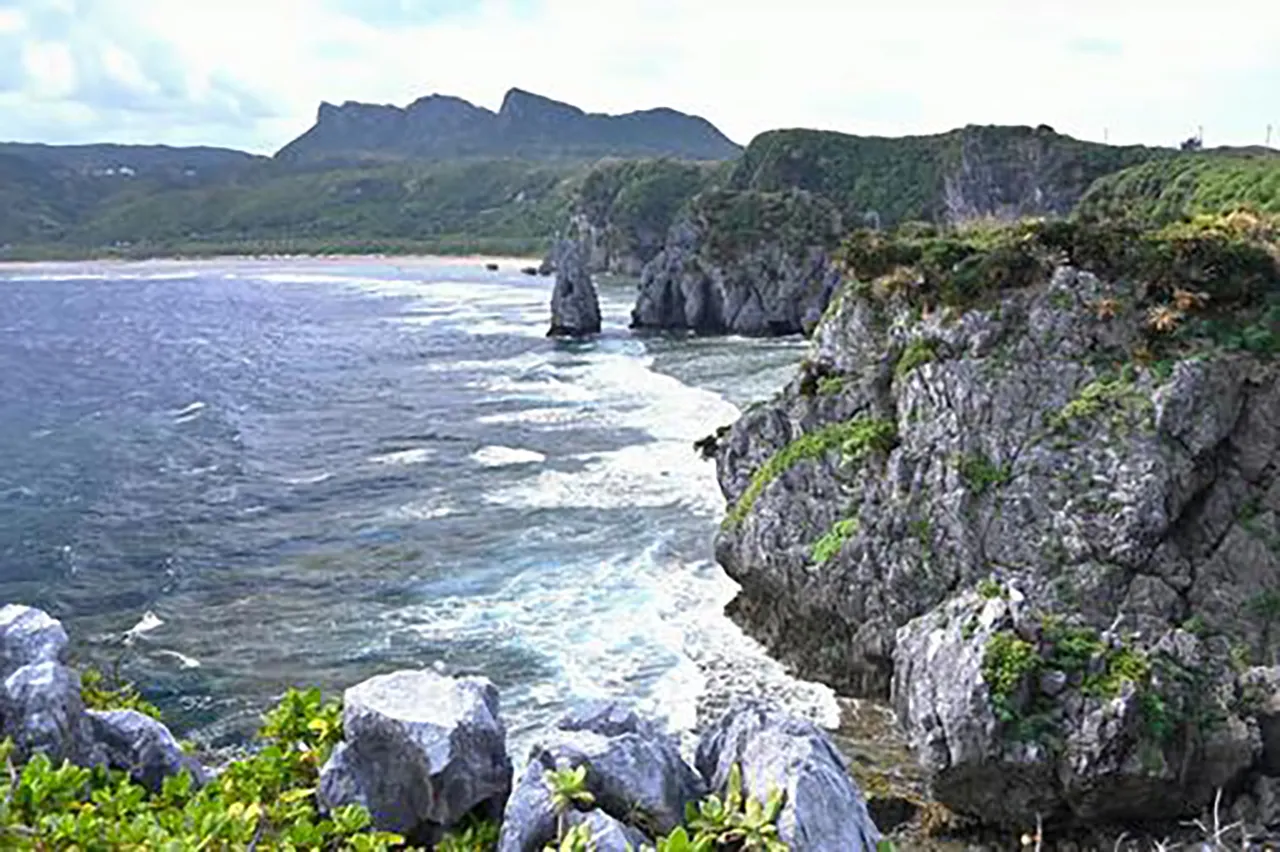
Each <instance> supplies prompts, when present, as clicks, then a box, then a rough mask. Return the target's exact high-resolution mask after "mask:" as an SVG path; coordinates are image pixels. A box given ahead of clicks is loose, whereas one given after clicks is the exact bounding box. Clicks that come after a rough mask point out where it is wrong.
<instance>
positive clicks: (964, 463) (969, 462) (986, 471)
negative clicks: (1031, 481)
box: [956, 453, 1013, 497]
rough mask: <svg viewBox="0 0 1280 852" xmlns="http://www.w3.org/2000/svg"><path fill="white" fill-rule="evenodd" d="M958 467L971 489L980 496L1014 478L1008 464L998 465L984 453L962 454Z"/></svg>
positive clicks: (957, 460)
mask: <svg viewBox="0 0 1280 852" xmlns="http://www.w3.org/2000/svg"><path fill="white" fill-rule="evenodd" d="M956 467H957V469H958V470H959V473H960V478H961V479H963V480H964V481H965V484H966V485H968V486H969V490H970V491H972V492H973V493H974V494H975V495H977V496H979V497H980V496H982V495H983V494H986V493H987V492H988V491H990V490H991V489H993V488H997V487H999V486H1001V485H1005V484H1007V483H1008V482H1009V480H1010V479H1012V478H1013V471H1012V470H1011V469H1010V468H1009V466H1008V465H996V464H995V463H994V462H992V461H991V459H989V458H988V457H987V456H986V454H984V453H969V454H968V455H962V456H960V457H959V458H957V459H956Z"/></svg>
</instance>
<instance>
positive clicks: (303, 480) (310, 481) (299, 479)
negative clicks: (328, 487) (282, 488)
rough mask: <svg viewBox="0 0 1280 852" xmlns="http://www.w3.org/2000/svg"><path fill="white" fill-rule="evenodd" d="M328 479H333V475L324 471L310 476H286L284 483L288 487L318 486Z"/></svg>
mask: <svg viewBox="0 0 1280 852" xmlns="http://www.w3.org/2000/svg"><path fill="white" fill-rule="evenodd" d="M330 479H333V474H332V473H330V472H329V471H327V470H325V471H321V472H320V473H317V474H313V475H311V476H286V477H285V480H284V481H285V483H287V484H288V485H319V484H320V483H321V482H327V481H328V480H330Z"/></svg>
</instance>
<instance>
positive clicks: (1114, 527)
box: [716, 261, 1280, 825]
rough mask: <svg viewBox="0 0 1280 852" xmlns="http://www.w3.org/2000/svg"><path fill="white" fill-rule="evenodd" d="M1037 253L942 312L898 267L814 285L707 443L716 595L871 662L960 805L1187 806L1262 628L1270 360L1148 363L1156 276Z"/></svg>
mask: <svg viewBox="0 0 1280 852" xmlns="http://www.w3.org/2000/svg"><path fill="white" fill-rule="evenodd" d="M1049 269H1050V272H1048V273H1046V274H1045V276H1044V278H1043V279H1041V280H1040V281H1039V282H1038V283H1036V284H1035V285H1034V286H1028V287H1021V288H1017V289H1004V290H1000V289H998V288H993V291H992V292H991V293H990V294H989V295H988V296H987V297H986V298H984V299H979V300H977V301H975V302H974V303H973V304H969V305H966V306H964V307H963V308H957V307H947V306H944V305H940V304H938V303H937V302H934V303H933V304H929V303H927V302H926V303H923V304H922V303H921V302H919V301H912V300H911V299H910V298H909V297H908V296H907V295H906V294H907V293H909V292H910V291H911V287H912V286H914V285H912V284H911V282H910V280H909V279H908V278H907V277H905V276H902V277H900V278H899V279H894V278H893V277H892V276H890V277H888V278H887V279H886V281H887V282H888V283H886V284H883V285H877V288H869V287H863V286H854V285H851V286H848V287H846V288H844V289H843V290H842V291H841V292H840V294H838V295H837V296H836V297H835V298H833V300H832V304H831V306H830V307H829V308H828V310H827V313H826V316H825V318H824V320H823V322H822V323H821V324H820V325H819V326H818V328H817V330H816V331H815V333H814V346H813V349H812V352H811V354H810V356H809V359H808V360H807V362H806V364H805V366H804V368H803V369H802V371H801V374H800V375H799V376H798V377H797V378H796V380H795V381H793V382H792V383H791V385H789V386H788V387H787V388H786V389H785V391H784V392H782V393H781V394H780V395H779V396H778V397H777V398H776V399H775V400H773V401H772V402H771V403H769V404H766V405H761V406H758V407H755V408H753V409H751V410H749V411H748V412H747V413H746V414H745V415H744V416H743V417H742V419H741V420H740V421H739V423H737V424H736V425H735V426H734V427H733V429H732V430H731V432H730V433H729V435H728V436H726V437H724V438H723V439H721V440H720V441H719V442H718V455H717V465H718V473H719V478H720V483H721V487H722V490H723V491H724V493H725V495H726V498H727V499H728V501H729V517H728V519H727V520H726V523H725V526H724V529H723V530H722V532H721V534H720V535H719V537H718V539H717V546H716V551H717V556H718V558H719V560H720V561H721V563H722V564H723V565H724V566H725V568H726V570H727V571H728V573H729V574H730V575H731V576H733V577H734V579H736V580H737V581H738V582H739V583H740V584H741V585H742V587H743V593H742V594H741V595H740V596H739V598H738V599H737V600H736V601H735V602H734V604H733V605H732V606H731V614H733V615H734V617H735V618H736V619H737V620H738V621H739V622H741V623H742V624H744V626H746V627H747V628H748V630H749V631H750V632H751V633H752V634H753V635H755V636H756V637H757V638H759V639H761V640H762V641H763V642H764V643H765V645H766V646H767V647H768V648H769V649H770V651H771V652H772V653H773V654H775V655H776V656H778V657H780V658H781V659H783V660H784V661H786V662H787V663H789V664H791V665H792V666H793V667H795V668H796V669H798V670H799V671H800V672H801V673H802V674H804V675H806V676H809V677H813V678H815V679H818V680H822V681H824V682H826V683H828V684H830V685H832V686H834V687H836V688H837V690H838V691H841V692H843V693H845V694H851V695H870V696H886V695H888V694H889V693H890V688H891V685H892V692H893V697H894V701H895V705H896V706H897V707H898V709H899V711H900V714H901V716H902V718H903V721H904V723H905V724H906V725H907V727H908V730H909V733H910V735H911V737H912V739H913V741H914V742H915V744H916V745H917V746H918V749H919V752H920V755H921V758H922V760H924V761H925V763H926V765H927V766H928V768H929V769H930V770H931V771H932V772H933V773H934V775H935V780H936V785H937V788H938V794H939V797H940V799H941V800H942V801H943V802H944V803H945V804H947V805H949V806H951V807H952V808H954V809H955V810H957V811H960V812H962V813H964V814H966V815H970V816H976V817H978V818H979V819H984V820H996V821H1010V822H1016V821H1021V822H1020V824H1022V825H1026V824H1029V823H1028V820H1029V819H1033V818H1034V814H1035V813H1036V812H1037V811H1038V812H1041V813H1043V814H1044V815H1046V816H1047V817H1048V816H1050V815H1052V816H1053V817H1060V818H1062V819H1066V820H1106V819H1150V818H1155V819H1159V818H1161V817H1166V816H1168V817H1173V816H1183V815H1186V814H1190V813H1195V812H1196V811H1197V810H1198V809H1199V808H1200V807H1202V806H1204V805H1205V804H1206V802H1207V801H1211V798H1212V795H1213V791H1214V789H1216V787H1218V786H1230V785H1231V784H1232V783H1233V782H1234V781H1235V780H1236V779H1238V778H1240V777H1241V775H1242V773H1244V772H1245V771H1247V770H1249V768H1250V767H1251V766H1252V765H1253V764H1254V761H1255V759H1257V758H1258V757H1259V756H1260V754H1261V752H1262V734H1261V731H1260V727H1259V721H1258V714H1257V711H1256V709H1255V708H1253V707H1252V706H1250V705H1249V702H1248V701H1245V700H1244V690H1243V688H1242V683H1241V681H1240V677H1239V674H1240V670H1241V666H1240V663H1239V661H1240V660H1242V659H1245V660H1247V659H1249V658H1252V659H1255V660H1259V659H1269V658H1270V656H1271V655H1272V654H1273V653H1274V651H1275V648H1274V647H1272V645H1273V643H1274V641H1275V638H1274V637H1273V636H1272V635H1271V634H1272V632H1273V631H1272V622H1273V620H1274V617H1275V616H1274V614H1273V613H1272V610H1280V608H1278V607H1277V606H1276V605H1275V603H1274V601H1275V600H1276V599H1277V592H1276V590H1277V589H1280V546H1277V545H1276V542H1277V541H1280V535H1278V533H1280V521H1278V518H1280V514H1278V513H1280V477H1277V471H1278V470H1280V382H1278V381H1277V379H1278V378H1280V371H1278V370H1277V368H1276V365H1275V363H1274V362H1273V361H1271V360H1269V359H1267V358H1262V357H1257V356H1254V355H1251V354H1248V353H1247V352H1241V351H1239V350H1238V349H1231V348H1230V347H1227V346H1221V345H1217V344H1216V343H1214V342H1213V341H1212V340H1207V341H1206V342H1205V343H1204V345H1203V346H1201V347H1200V348H1199V349H1198V350H1197V351H1195V352H1194V353H1190V354H1185V353H1184V354H1182V355H1178V354H1174V355H1171V356H1164V357H1163V358H1160V357H1156V356H1153V355H1151V354H1150V352H1151V351H1152V348H1153V347H1156V346H1158V345H1160V344H1161V335H1163V334H1168V333H1171V332H1170V331H1169V330H1168V329H1166V330H1160V329H1158V328H1157V327H1156V324H1157V323H1158V322H1159V321H1160V318H1161V317H1162V316H1163V317H1164V318H1165V319H1166V320H1167V321H1170V322H1180V321H1182V320H1181V318H1182V316H1183V315H1182V314H1181V313H1178V314H1175V315H1174V318H1173V320H1168V317H1169V316H1170V314H1169V313H1166V314H1160V313H1158V312H1157V309H1159V308H1160V302H1159V298H1161V297H1160V296H1159V291H1158V290H1155V289H1153V288H1152V287H1151V286H1150V285H1140V284H1138V283H1136V282H1135V281H1133V280H1129V279H1118V280H1116V281H1108V280H1103V279H1101V278H1099V277H1097V276H1095V275H1093V274H1090V273H1088V272H1084V271H1082V270H1081V269H1079V268H1077V267H1074V266H1071V265H1066V264H1065V263H1062V262H1061V261H1056V262H1050V264H1049ZM895 281H896V283H895ZM895 287H897V288H898V289H896V290H895V289H894V288H895ZM1162 298H1165V299H1168V298H1169V297H1168V296H1167V295H1165V296H1163V297H1162ZM1180 298H1184V299H1191V300H1192V301H1194V300H1195V299H1197V298H1199V297H1198V296H1196V295H1195V294H1184V295H1183V296H1181V297H1180ZM1165 310H1167V311H1172V309H1171V308H1168V309H1165ZM1149 311H1150V312H1151V313H1149ZM997 637H999V638H997ZM993 640H994V641H995V643H996V646H999V645H1000V644H1001V643H1004V645H1006V646H1008V648H1010V649H1012V652H1011V654H1010V655H1007V657H1008V659H1006V660H1004V662H1006V663H1009V665H1010V666H1011V668H1010V669H1007V670H1005V674H1007V675H1008V680H1009V681H1010V684H1011V685H1010V689H1009V694H999V693H1000V692H1001V687H1000V685H999V684H998V683H996V682H995V681H997V680H998V679H999V678H1000V677H1002V674H1001V671H1000V669H999V666H998V665H995V664H996V663H1000V662H1001V660H1000V659H998V655H993V654H992V653H991V652H992V648H993V644H992V643H993ZM1015 640H1016V641H1015ZM1016 643H1022V644H1016ZM997 649H998V647H997ZM1019 654H1022V655H1023V658H1018V655H1019ZM1072 654H1075V656H1072ZM1024 676H1025V677H1024ZM1033 677H1034V686H1028V683H1029V682H1030V680H1031V679H1032V678H1033ZM993 691H994V692H995V693H997V695H996V696H995V697H994V698H993ZM1208 720H1212V721H1211V722H1210V721H1208Z"/></svg>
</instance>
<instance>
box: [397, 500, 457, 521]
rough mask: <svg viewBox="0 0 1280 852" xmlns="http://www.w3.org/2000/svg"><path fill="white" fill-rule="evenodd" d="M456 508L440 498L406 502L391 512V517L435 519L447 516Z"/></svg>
mask: <svg viewBox="0 0 1280 852" xmlns="http://www.w3.org/2000/svg"><path fill="white" fill-rule="evenodd" d="M455 511H456V510H455V509H454V507H453V505H452V504H450V503H447V502H444V501H439V500H424V501H421V502H417V503H406V504H405V505H403V506H400V507H398V508H396V509H395V510H393V511H392V512H391V517H392V518H395V519H399V520H407V521H435V520H439V519H440V518H447V517H449V516H450V515H452V514H453V513H454V512H455Z"/></svg>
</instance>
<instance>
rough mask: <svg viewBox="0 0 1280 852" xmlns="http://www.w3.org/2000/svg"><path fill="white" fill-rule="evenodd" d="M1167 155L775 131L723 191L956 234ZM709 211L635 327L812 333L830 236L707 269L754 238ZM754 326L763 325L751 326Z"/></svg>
mask: <svg viewBox="0 0 1280 852" xmlns="http://www.w3.org/2000/svg"><path fill="white" fill-rule="evenodd" d="M1166 154H1167V152H1162V151H1160V150H1157V149H1147V148H1140V147H1127V148H1124V147H1114V146H1108V145H1098V144H1095V143H1090V142H1081V141H1079V140H1076V139H1072V138H1071V137H1068V136H1063V135H1061V134H1058V133H1055V132H1054V131H1053V130H1052V129H1050V128H1047V127H1040V128H1035V129H1033V128H1030V127H977V126H970V127H965V128H961V129H959V130H954V131H951V132H950V133H944V134H940V135H936V136H908V137H902V138H897V139H886V138H879V137H861V136H849V135H846V134H842V133H830V132H825V131H816V130H779V131H771V132H769V133H764V134H761V135H760V136H758V137H757V138H756V139H754V140H753V141H752V143H751V145H750V146H749V147H748V148H747V150H746V152H745V153H744V154H743V156H742V159H741V160H739V161H738V162H737V163H736V164H735V166H734V167H733V170H732V173H731V174H730V175H729V176H728V177H727V179H726V184H727V188H728V189H731V190H734V191H737V192H739V193H742V195H739V196H736V197H737V198H741V199H751V198H764V197H772V196H774V195H776V194H778V193H794V192H796V191H797V190H799V191H802V192H803V193H806V195H805V196H804V197H806V198H809V197H813V198H818V199H821V200H822V201H823V202H824V203H825V204H827V205H829V207H830V208H831V209H832V210H833V211H834V213H836V214H838V215H839V217H840V221H842V222H843V223H844V224H846V225H848V226H850V227H852V226H855V225H869V226H872V227H877V228H880V227H890V226H893V225H896V224H899V223H902V222H905V221H919V222H929V223H934V224H939V225H948V226H952V225H960V224H963V223H966V222H970V221H973V220H985V219H998V220H1011V219H1016V218H1020V217H1025V216H1062V215H1065V214H1067V213H1069V212H1070V211H1071V209H1072V206H1073V205H1074V204H1075V203H1076V201H1077V200H1078V199H1079V198H1080V196H1081V195H1082V194H1083V193H1084V192H1085V190H1086V189H1087V188H1088V187H1089V185H1090V183H1092V182H1093V181H1094V180H1095V179H1096V178H1098V177H1100V176H1102V175H1105V174H1108V173H1110V172H1114V171H1116V170H1119V169H1122V168H1124V167H1126V166H1129V165H1132V164H1134V163H1138V162H1143V161H1145V160H1149V159H1151V158H1153V157H1160V156H1165V155H1166ZM761 193H764V194H766V195H760V194H761ZM726 197H730V198H731V197H734V196H723V195H721V196H719V197H718V198H717V199H716V202H723V200H724V199H725V198H726ZM711 206H713V205H710V204H705V203H704V204H702V205H698V204H693V205H691V206H690V207H689V208H688V209H687V211H686V212H685V213H684V214H683V215H682V216H681V217H680V218H679V219H678V221H677V222H676V224H675V226H674V227H673V228H672V230H671V231H670V233H669V234H668V236H667V243H666V246H665V247H664V250H663V252H662V254H660V255H658V256H656V257H655V258H654V260H653V261H651V262H650V265H649V267H648V268H646V270H645V274H644V284H643V286H642V288H641V294H640V299H639V303H638V305H637V311H636V317H637V324H638V325H643V326H656V327H663V328H694V329H697V330H699V331H731V332H744V333H782V334H791V333H795V332H799V331H807V330H808V328H810V327H811V326H812V324H813V323H812V321H811V320H809V319H807V315H808V314H813V315H814V316H816V315H817V314H820V313H821V312H822V310H823V308H825V306H826V302H825V299H826V298H827V297H828V296H829V295H830V292H831V290H830V288H824V287H822V286H815V283H814V282H815V281H816V280H819V279H822V278H823V276H824V275H825V274H827V271H828V270H829V269H830V265H829V262H828V261H829V257H830V248H831V247H832V246H831V240H830V238H829V236H828V235H827V234H825V233H821V234H812V235H810V237H809V239H808V242H807V243H806V245H805V247H804V248H805V249H806V251H805V252H802V253H797V252H795V251H792V247H790V246H789V247H787V248H785V249H783V250H781V251H779V250H778V248H777V247H776V246H774V245H773V243H774V242H775V241H774V240H772V239H771V238H770V236H769V235H768V234H767V233H763V234H760V236H761V239H760V240H758V241H757V242H755V243H751V244H749V248H748V251H750V252H751V255H750V256H748V255H746V254H744V255H741V256H729V257H726V256H719V257H714V258H713V257H710V255H713V254H715V252H714V250H711V251H708V250H707V247H708V246H709V245H710V244H712V243H723V242H725V241H727V240H733V239H737V238H738V236H739V234H740V233H742V232H743V231H745V230H752V229H753V230H754V231H755V232H756V233H760V231H761V229H760V228H759V227H758V225H759V223H758V222H754V221H751V220H749V219H747V218H745V217H743V216H739V215H715V212H716V211H714V210H712V211H708V209H707V208H708V207H711ZM742 206H743V207H744V208H745V207H746V206H748V205H745V204H744V205H742ZM806 206H808V207H811V206H812V205H811V204H810V205H806ZM770 224H773V225H776V226H778V227H786V226H787V225H786V223H785V222H781V221H779V222H776V223H770ZM803 226H804V225H803V223H801V227H803ZM792 230H793V231H794V230H795V229H794V227H793V228H792ZM802 255H803V256H802ZM708 282H709V283H708ZM797 293H803V294H804V295H803V296H797V295H796V294H797ZM704 294H705V295H704ZM756 299H762V301H761V302H760V304H759V306H758V308H753V309H751V310H750V311H748V314H747V316H748V317H749V318H751V320H752V321H751V322H735V321H734V317H733V316H725V315H723V313H722V312H717V311H716V310H715V309H714V308H711V309H706V308H704V305H705V304H706V303H708V302H710V303H713V304H714V303H716V302H717V301H718V302H724V303H726V304H731V305H738V304H743V305H750V304H752V303H753V300H756ZM775 299H781V300H782V301H774V300H775ZM757 315H767V316H768V317H769V320H768V321H766V322H763V323H760V322H755V321H754V320H755V317H756V316H757ZM779 318H780V319H779Z"/></svg>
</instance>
